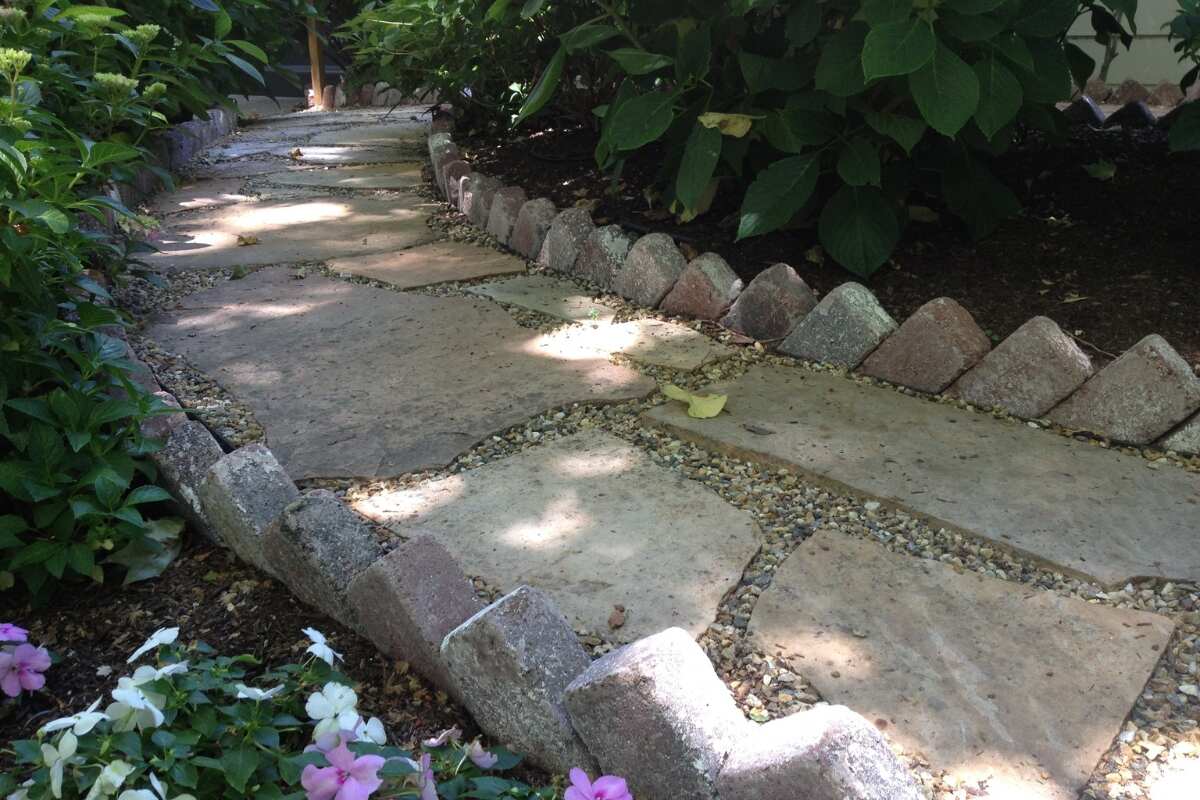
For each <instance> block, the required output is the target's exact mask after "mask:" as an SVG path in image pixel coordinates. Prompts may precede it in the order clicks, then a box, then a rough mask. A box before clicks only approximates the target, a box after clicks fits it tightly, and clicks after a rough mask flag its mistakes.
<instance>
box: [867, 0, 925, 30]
mask: <svg viewBox="0 0 1200 800" xmlns="http://www.w3.org/2000/svg"><path fill="white" fill-rule="evenodd" d="M912 11H913V2H912V0H863V4H862V18H863V19H865V20H866V21H867V22H869V23H871V24H872V25H884V24H886V23H890V22H900V21H901V20H905V19H908V17H909V15H910V14H912Z"/></svg>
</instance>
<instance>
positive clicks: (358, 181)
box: [268, 162, 421, 189]
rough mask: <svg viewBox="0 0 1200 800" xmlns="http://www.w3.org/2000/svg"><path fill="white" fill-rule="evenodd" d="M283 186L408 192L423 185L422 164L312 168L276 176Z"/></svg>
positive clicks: (273, 181)
mask: <svg viewBox="0 0 1200 800" xmlns="http://www.w3.org/2000/svg"><path fill="white" fill-rule="evenodd" d="M268 180H270V181H271V183H274V184H278V185H280V186H312V187H320V188H329V189H408V188H411V187H413V186H419V185H420V184H421V165H420V164H418V163H415V162H414V163H411V164H369V165H360V166H352V167H336V168H333V169H310V170H303V171H296V172H285V173H281V174H276V175H272V176H271V177H270V178H269V179H268Z"/></svg>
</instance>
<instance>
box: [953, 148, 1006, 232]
mask: <svg viewBox="0 0 1200 800" xmlns="http://www.w3.org/2000/svg"><path fill="white" fill-rule="evenodd" d="M942 195H943V196H944V197H945V198H946V204H947V206H948V207H949V209H950V211H951V213H953V214H954V215H955V216H956V217H958V218H959V219H961V220H962V221H963V222H965V223H966V224H967V229H968V230H970V232H971V235H972V236H974V237H975V238H976V239H982V238H983V237H984V236H987V235H988V234H990V233H991V232H992V231H994V230H995V229H996V226H997V225H999V224H1000V223H1001V222H1003V221H1004V220H1005V219H1006V218H1007V217H1010V216H1012V215H1013V214H1015V213H1017V212H1018V211H1020V210H1021V203H1020V201H1019V200H1017V196H1016V195H1014V194H1013V193H1012V191H1010V190H1009V188H1008V187H1007V186H1005V185H1004V184H1003V183H1001V182H1000V181H999V180H997V179H996V176H994V175H993V174H992V173H991V172H989V171H988V169H987V168H986V167H985V166H984V165H983V164H982V163H980V162H979V161H978V160H976V159H974V158H972V157H971V156H970V155H968V154H966V153H965V152H964V153H962V154H961V155H959V156H958V157H956V158H953V159H950V160H949V161H948V163H947V165H946V169H945V171H944V172H943V173H942Z"/></svg>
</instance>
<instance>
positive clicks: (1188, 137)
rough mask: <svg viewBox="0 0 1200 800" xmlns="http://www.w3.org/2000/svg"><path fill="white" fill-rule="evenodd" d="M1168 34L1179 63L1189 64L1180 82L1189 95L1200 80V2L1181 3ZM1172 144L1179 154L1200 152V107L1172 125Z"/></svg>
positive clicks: (1189, 109)
mask: <svg viewBox="0 0 1200 800" xmlns="http://www.w3.org/2000/svg"><path fill="white" fill-rule="evenodd" d="M1168 33H1169V35H1170V38H1171V40H1172V41H1174V42H1175V46H1174V50H1175V52H1176V53H1178V54H1179V61H1180V62H1181V63H1182V64H1184V65H1188V70H1187V72H1185V73H1184V75H1183V80H1181V81H1180V82H1179V85H1180V88H1182V89H1183V90H1184V91H1185V92H1186V91H1188V90H1189V89H1191V88H1192V86H1193V85H1194V84H1195V83H1196V81H1197V79H1200V0H1179V13H1178V14H1176V16H1175V18H1174V19H1173V20H1171V22H1170V23H1169V25H1168ZM1170 143H1171V149H1172V150H1176V151H1183V150H1200V106H1198V105H1197V104H1196V103H1195V102H1192V103H1188V104H1187V105H1186V106H1184V107H1183V108H1182V109H1180V112H1179V117H1178V118H1177V119H1176V120H1175V124H1173V125H1172V126H1171V131H1170Z"/></svg>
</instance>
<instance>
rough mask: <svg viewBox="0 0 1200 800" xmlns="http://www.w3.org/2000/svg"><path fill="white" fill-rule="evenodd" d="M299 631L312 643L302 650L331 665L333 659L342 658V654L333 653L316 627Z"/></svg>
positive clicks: (338, 659) (339, 659)
mask: <svg viewBox="0 0 1200 800" xmlns="http://www.w3.org/2000/svg"><path fill="white" fill-rule="evenodd" d="M301 633H303V634H304V635H305V636H307V637H308V640H309V641H310V642H312V644H311V645H309V646H308V649H307V650H305V651H304V652H306V653H312V654H313V655H314V656H316V657H317V658H319V659H321V660H322V661H324V662H325V663H326V664H328V665H329V666H331V667H332V666H333V662H334V661H335V660H337V661H341V660H342V654H341V653H335V652H334V651H333V648H331V647H330V646H329V644H328V643H327V642H326V640H325V634H323V633H321V632H320V631H319V630H317V629H316V628H305V629H304V630H303V631H301Z"/></svg>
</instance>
